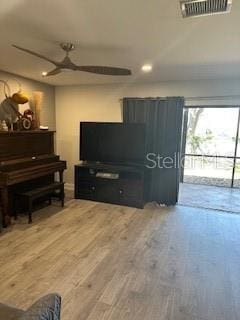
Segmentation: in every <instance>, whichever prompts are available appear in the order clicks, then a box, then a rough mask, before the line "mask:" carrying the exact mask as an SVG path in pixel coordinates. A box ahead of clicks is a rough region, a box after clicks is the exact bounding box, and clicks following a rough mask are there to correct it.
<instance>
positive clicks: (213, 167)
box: [182, 106, 240, 187]
mask: <svg viewBox="0 0 240 320" xmlns="http://www.w3.org/2000/svg"><path fill="white" fill-rule="evenodd" d="M239 115H240V107H238V106H237V107H235V106H234V107H220V106H219V107H218V106H203V107H187V108H185V110H184V128H183V144H182V150H183V154H184V155H185V157H184V159H185V161H184V169H183V170H184V171H183V173H182V180H183V182H188V183H197V184H206V185H214V186H223V187H240V140H239V138H240V135H239V119H240V117H239Z"/></svg>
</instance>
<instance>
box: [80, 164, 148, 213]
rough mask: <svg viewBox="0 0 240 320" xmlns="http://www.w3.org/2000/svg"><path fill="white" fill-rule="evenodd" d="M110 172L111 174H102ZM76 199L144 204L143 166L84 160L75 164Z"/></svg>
mask: <svg viewBox="0 0 240 320" xmlns="http://www.w3.org/2000/svg"><path fill="white" fill-rule="evenodd" d="M104 174H107V175H108V174H110V177H108V178H106V177H99V175H103V176H104ZM75 198H76V199H85V200H93V201H99V202H107V203H113V204H119V205H126V206H130V207H137V208H143V206H144V166H139V165H136V166H125V165H113V164H103V163H91V162H83V163H81V164H79V165H76V166H75Z"/></svg>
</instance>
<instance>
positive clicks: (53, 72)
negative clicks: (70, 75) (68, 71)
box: [43, 68, 61, 77]
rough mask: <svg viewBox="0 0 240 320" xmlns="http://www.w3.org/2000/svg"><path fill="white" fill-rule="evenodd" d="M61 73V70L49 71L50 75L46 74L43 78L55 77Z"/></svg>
mask: <svg viewBox="0 0 240 320" xmlns="http://www.w3.org/2000/svg"><path fill="white" fill-rule="evenodd" d="M59 73H61V69H60V68H55V69H53V70H52V71H49V72H48V73H46V74H44V75H43V77H49V76H55V75H56V74H59Z"/></svg>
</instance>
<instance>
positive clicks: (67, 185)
mask: <svg viewBox="0 0 240 320" xmlns="http://www.w3.org/2000/svg"><path fill="white" fill-rule="evenodd" d="M65 189H66V190H69V191H73V190H74V184H73V183H65Z"/></svg>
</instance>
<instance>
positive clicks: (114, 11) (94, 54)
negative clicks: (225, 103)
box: [0, 0, 240, 85]
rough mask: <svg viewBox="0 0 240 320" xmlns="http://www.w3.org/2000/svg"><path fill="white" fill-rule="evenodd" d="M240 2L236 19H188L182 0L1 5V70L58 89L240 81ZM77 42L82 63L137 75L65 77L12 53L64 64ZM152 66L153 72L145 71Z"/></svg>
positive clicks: (29, 0)
mask: <svg viewBox="0 0 240 320" xmlns="http://www.w3.org/2000/svg"><path fill="white" fill-rule="evenodd" d="M239 21H240V1H239V0H233V8H232V12H231V13H230V14H222V15H215V16H207V17H201V18H189V19H183V18H182V16H181V13H180V8H179V0H118V1H117V0H41V1H35V0H34V1H33V0H1V2H0V39H1V41H0V52H1V57H0V69H2V70H5V71H9V72H13V73H16V74H19V75H22V76H25V77H28V78H31V79H36V80H40V81H43V82H47V83H49V84H53V85H72V84H89V83H91V84H95V83H113V82H123V81H126V80H127V81H132V82H147V81H172V80H190V79H218V78H240V26H239ZM66 41H69V42H73V43H74V44H76V50H75V51H74V52H73V53H72V55H71V56H72V59H73V60H74V62H75V63H77V64H79V65H89V64H94V65H109V66H119V67H126V68H130V69H132V71H133V75H132V76H131V77H110V76H100V75H93V74H88V73H84V72H66V73H64V74H61V75H57V76H53V77H49V78H46V79H43V78H42V76H41V72H42V71H49V70H51V69H52V65H51V64H50V63H48V62H44V61H42V60H41V59H38V58H37V57H32V56H30V55H28V54H25V53H23V52H20V51H18V50H17V49H15V48H13V47H11V44H13V43H14V44H17V45H19V46H22V47H26V48H28V49H32V50H34V51H38V52H40V53H42V54H44V55H45V56H49V57H51V58H53V59H59V60H61V59H62V58H63V56H64V52H63V51H62V50H61V49H60V48H59V47H58V43H59V42H66ZM144 63H152V64H153V72H152V73H151V74H143V73H142V72H141V65H142V64H144Z"/></svg>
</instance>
